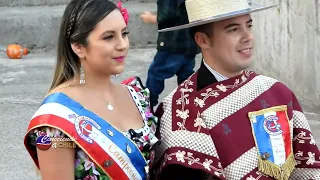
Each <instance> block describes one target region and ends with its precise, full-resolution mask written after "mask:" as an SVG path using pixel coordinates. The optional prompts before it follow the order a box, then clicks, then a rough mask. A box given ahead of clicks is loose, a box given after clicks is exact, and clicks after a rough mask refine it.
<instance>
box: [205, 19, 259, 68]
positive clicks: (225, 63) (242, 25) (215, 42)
mask: <svg viewBox="0 0 320 180" xmlns="http://www.w3.org/2000/svg"><path fill="white" fill-rule="evenodd" d="M251 26H252V19H251V17H250V15H244V16H240V17H236V18H232V19H227V20H223V21H219V22H215V23H214V24H213V26H212V28H213V35H212V36H211V37H210V42H211V43H210V47H209V49H208V53H209V54H210V56H211V57H212V58H210V59H212V60H213V61H215V62H214V63H212V64H213V65H214V66H217V67H216V68H217V69H216V70H220V71H222V73H223V72H224V73H226V74H233V73H236V72H239V71H242V70H244V69H247V68H248V67H249V66H250V65H251V62H252V52H253V43H254V36H253V34H252V32H251ZM213 68H215V67H213Z"/></svg>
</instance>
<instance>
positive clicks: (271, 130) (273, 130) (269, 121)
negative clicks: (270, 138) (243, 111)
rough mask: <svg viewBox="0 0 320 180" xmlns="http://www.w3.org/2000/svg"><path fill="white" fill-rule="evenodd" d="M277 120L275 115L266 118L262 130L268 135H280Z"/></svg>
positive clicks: (279, 126)
mask: <svg viewBox="0 0 320 180" xmlns="http://www.w3.org/2000/svg"><path fill="white" fill-rule="evenodd" d="M278 120H279V118H278V117H277V116H275V115H270V116H267V117H266V118H265V119H264V122H263V128H264V130H265V131H266V132H267V133H268V134H270V135H279V134H281V133H282V130H281V124H279V123H278Z"/></svg>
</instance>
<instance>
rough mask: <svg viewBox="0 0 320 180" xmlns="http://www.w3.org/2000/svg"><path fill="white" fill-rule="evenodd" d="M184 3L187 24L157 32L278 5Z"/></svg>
mask: <svg viewBox="0 0 320 180" xmlns="http://www.w3.org/2000/svg"><path fill="white" fill-rule="evenodd" d="M172 1H175V0H172ZM185 4H186V10H187V13H188V19H189V24H184V25H180V26H175V27H171V28H165V29H161V30H159V32H165V31H173V30H179V29H185V28H190V27H194V26H199V25H203V24H208V23H212V22H216V21H221V20H224V19H229V18H233V17H237V16H241V15H245V14H250V13H253V12H257V11H262V10H265V9H269V8H272V7H275V6H278V4H275V5H271V6H262V5H258V4H252V3H249V2H248V0H186V1H185Z"/></svg>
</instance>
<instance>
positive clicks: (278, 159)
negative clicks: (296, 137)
mask: <svg viewBox="0 0 320 180" xmlns="http://www.w3.org/2000/svg"><path fill="white" fill-rule="evenodd" d="M249 118H250V120H251V125H252V131H253V137H254V140H255V144H256V147H257V149H258V159H259V161H258V162H259V164H258V167H259V171H260V172H263V173H264V174H266V175H269V176H272V177H274V178H275V179H281V180H284V179H288V178H289V176H290V174H291V172H292V171H293V169H294V167H295V165H296V163H295V160H294V156H293V149H292V134H291V129H292V128H291V127H290V123H289V120H288V116H287V106H285V105H284V106H276V107H271V108H268V109H263V110H260V111H256V112H250V113H249Z"/></svg>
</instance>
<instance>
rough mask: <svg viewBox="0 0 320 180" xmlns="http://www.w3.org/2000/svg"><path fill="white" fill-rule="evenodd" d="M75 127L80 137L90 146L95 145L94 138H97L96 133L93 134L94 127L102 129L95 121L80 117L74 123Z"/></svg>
mask: <svg viewBox="0 0 320 180" xmlns="http://www.w3.org/2000/svg"><path fill="white" fill-rule="evenodd" d="M74 126H75V128H76V131H77V133H78V134H79V136H80V137H81V138H82V139H83V140H85V141H87V142H88V143H90V144H92V143H93V139H92V137H94V138H95V137H96V136H97V134H96V133H94V132H92V129H93V127H95V128H96V129H101V127H100V126H99V125H98V124H97V123H96V122H95V121H94V120H92V119H90V118H89V117H86V116H78V117H77V118H76V119H75V121H74Z"/></svg>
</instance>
